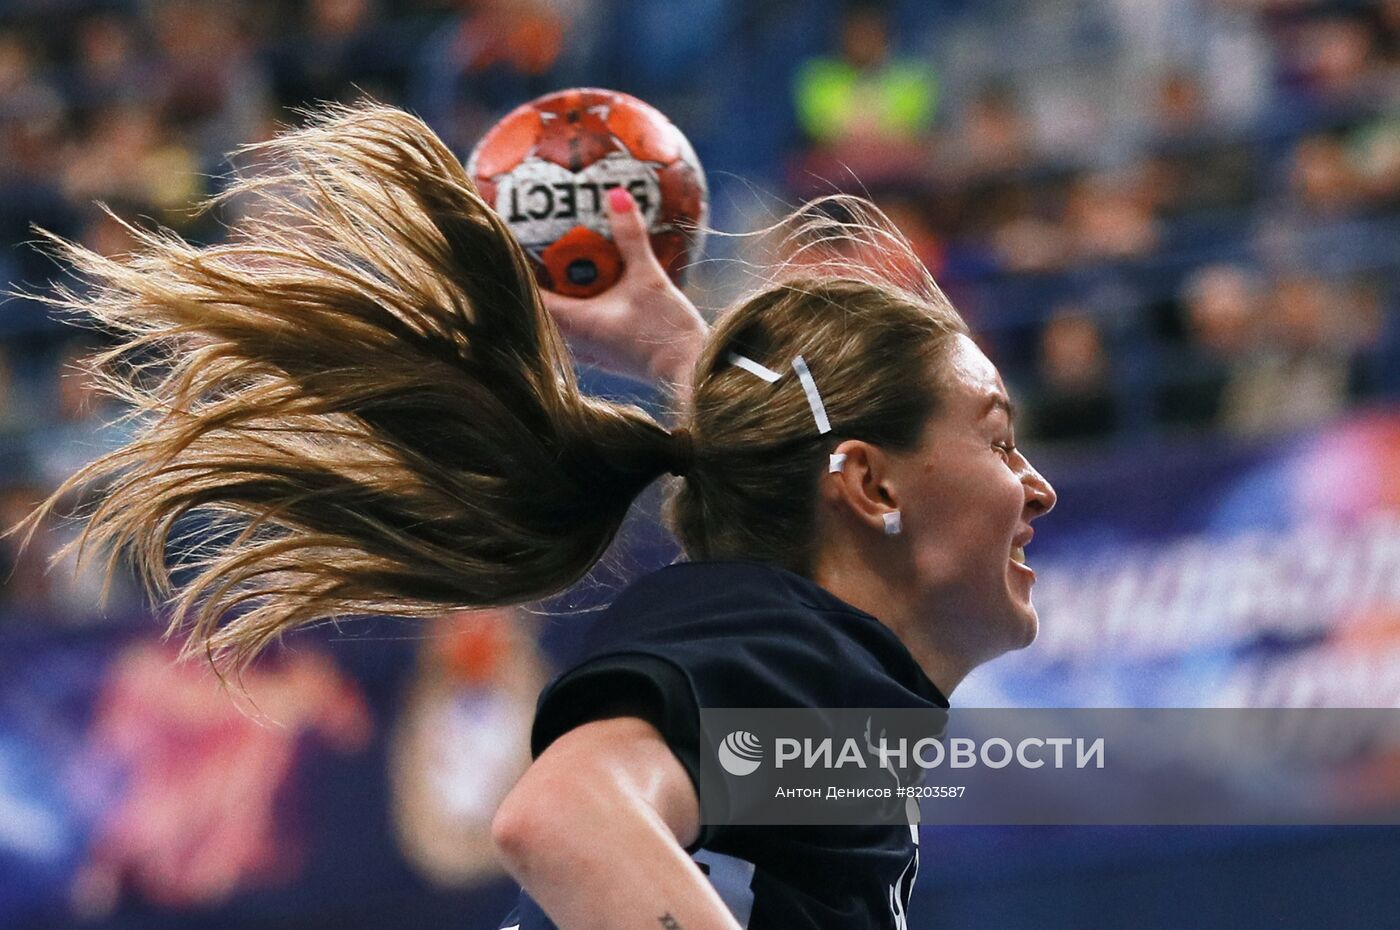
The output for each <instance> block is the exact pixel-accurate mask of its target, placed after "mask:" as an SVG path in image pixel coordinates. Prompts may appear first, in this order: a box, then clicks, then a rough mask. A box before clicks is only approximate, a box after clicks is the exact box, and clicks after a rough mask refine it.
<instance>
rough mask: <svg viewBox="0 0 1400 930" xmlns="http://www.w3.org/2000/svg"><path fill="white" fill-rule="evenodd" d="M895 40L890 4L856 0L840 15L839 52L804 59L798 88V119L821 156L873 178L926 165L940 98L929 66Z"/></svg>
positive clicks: (910, 171) (867, 179) (914, 171)
mask: <svg viewBox="0 0 1400 930" xmlns="http://www.w3.org/2000/svg"><path fill="white" fill-rule="evenodd" d="M890 46H891V43H890V36H889V21H888V18H887V14H886V12H885V10H884V9H883V8H881V7H879V6H876V5H872V4H865V3H858V4H856V5H854V6H851V7H849V8H848V9H847V10H846V12H845V15H844V17H843V19H842V21H841V44H840V54H839V55H838V56H829V57H828V56H824V57H819V58H813V59H811V60H809V61H807V62H805V63H804V64H803V65H802V66H801V67H800V68H799V69H798V72H797V76H796V79H795V82H794V87H793V94H794V98H795V104H796V107H797V119H798V124H799V126H800V127H801V128H802V131H803V133H804V134H805V135H806V137H807V139H808V141H809V142H810V143H811V144H812V146H813V147H814V149H815V150H816V151H817V153H818V157H819V158H821V159H822V160H824V161H825V162H836V163H840V164H841V165H842V166H843V167H845V168H846V169H848V170H849V171H850V172H853V173H854V174H855V175H856V176H857V177H859V178H861V179H862V180H863V181H865V182H867V183H868V182H871V181H879V180H883V179H887V178H890V177H893V176H897V175H901V174H902V175H905V176H913V175H915V174H917V173H918V172H920V171H922V168H923V165H924V163H925V161H926V153H924V152H922V151H921V150H920V149H919V143H920V142H921V141H922V140H923V139H924V137H925V134H926V133H927V131H928V129H929V127H930V125H931V124H932V121H933V114H934V107H935V105H936V103H937V100H938V83H937V80H936V79H935V77H934V75H933V72H932V71H931V70H930V68H929V67H928V66H927V65H925V64H924V63H923V62H921V61H918V60H917V59H913V58H908V57H904V56H901V55H897V54H895V53H894V52H893V51H892V49H891V47H890ZM815 170H816V172H817V173H818V174H820V175H823V176H827V175H830V174H831V172H830V170H829V169H827V168H817V169H815Z"/></svg>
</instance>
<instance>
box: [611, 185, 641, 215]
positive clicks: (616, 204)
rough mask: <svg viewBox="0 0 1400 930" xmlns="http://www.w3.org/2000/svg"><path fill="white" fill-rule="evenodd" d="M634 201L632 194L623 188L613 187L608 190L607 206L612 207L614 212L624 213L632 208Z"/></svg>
mask: <svg viewBox="0 0 1400 930" xmlns="http://www.w3.org/2000/svg"><path fill="white" fill-rule="evenodd" d="M634 203H635V201H633V200H632V195H631V194H629V193H627V191H626V190H625V189H624V188H621V187H614V188H613V189H612V190H610V191H608V206H610V207H612V208H613V211H614V212H615V213H626V212H627V211H629V210H631V209H632V206H633V204H634Z"/></svg>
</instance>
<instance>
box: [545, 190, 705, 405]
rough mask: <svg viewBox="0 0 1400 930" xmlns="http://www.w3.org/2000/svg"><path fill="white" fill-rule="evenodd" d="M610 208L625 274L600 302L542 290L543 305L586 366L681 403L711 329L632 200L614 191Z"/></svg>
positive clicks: (613, 231)
mask: <svg viewBox="0 0 1400 930" xmlns="http://www.w3.org/2000/svg"><path fill="white" fill-rule="evenodd" d="M607 211H608V219H609V221H610V222H611V225H612V234H613V241H614V242H615V243H617V248H618V251H619V252H620V253H621V254H622V263H623V272H622V277H621V278H620V279H619V280H618V282H617V283H616V284H614V285H613V286H612V287H610V288H609V289H608V290H606V291H604V292H603V293H601V294H599V295H598V296H596V297H588V298H577V297H565V296H562V295H560V294H554V293H550V292H549V291H544V292H543V296H544V305H545V308H546V309H548V310H549V312H550V314H551V315H552V316H553V317H554V320H555V322H556V323H557V324H558V325H559V329H560V330H561V331H562V332H563V333H564V335H565V336H566V337H568V339H569V344H570V346H571V347H572V348H573V351H574V354H575V355H576V356H577V357H578V358H579V359H580V360H581V361H584V362H587V363H589V364H592V365H597V366H598V367H600V368H603V369H605V370H607V371H611V372H614V373H616V374H620V375H625V376H627V377H631V378H639V379H641V380H644V381H659V382H661V383H662V384H663V385H665V386H666V387H668V388H670V389H671V390H672V391H674V392H675V395H676V396H677V397H678V398H680V399H684V398H686V397H688V395H689V393H690V379H691V372H692V369H693V368H694V367H695V359H696V358H697V357H698V356H699V354H700V348H701V346H702V345H704V342H705V336H706V334H707V333H708V331H709V327H708V326H707V325H706V324H705V319H704V317H702V316H701V315H700V312H699V311H698V310H696V309H695V305H694V304H692V303H691V302H690V300H689V299H688V298H687V297H686V296H685V294H683V293H681V290H680V288H678V287H676V285H675V284H673V283H672V282H671V279H670V278H669V277H668V276H667V275H666V271H665V269H663V268H662V267H661V263H660V262H659V261H657V260H656V255H655V253H653V252H652V250H651V239H650V237H649V236H648V234H647V228H646V218H645V217H644V216H643V215H642V211H640V210H638V209H637V204H636V201H634V200H633V199H632V196H631V195H630V194H628V193H627V191H625V190H623V189H621V188H613V189H612V190H611V191H609V192H608V198H607Z"/></svg>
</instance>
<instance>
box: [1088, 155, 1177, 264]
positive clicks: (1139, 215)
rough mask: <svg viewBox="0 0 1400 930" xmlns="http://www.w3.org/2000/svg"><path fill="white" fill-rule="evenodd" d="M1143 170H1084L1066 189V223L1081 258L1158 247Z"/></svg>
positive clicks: (1126, 254)
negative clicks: (1067, 192) (1089, 171)
mask: <svg viewBox="0 0 1400 930" xmlns="http://www.w3.org/2000/svg"><path fill="white" fill-rule="evenodd" d="M1144 179H1145V175H1144V174H1143V173H1142V172H1138V171H1124V172H1117V173H1112V174H1109V173H1101V174H1091V175H1087V176H1085V177H1083V178H1081V179H1079V180H1077V181H1076V182H1075V183H1074V184H1073V185H1072V186H1071V188H1070V192H1069V200H1068V203H1067V204H1066V209H1065V227H1066V233H1067V237H1068V240H1069V242H1070V248H1071V250H1072V252H1073V254H1074V255H1075V257H1076V258H1078V259H1079V260H1081V261H1084V260H1093V259H1117V258H1134V257H1137V256H1141V255H1146V254H1147V253H1148V252H1150V251H1152V250H1153V249H1154V248H1156V246H1157V240H1158V235H1159V233H1158V228H1157V221H1156V218H1155V217H1154V216H1153V215H1152V202H1151V199H1150V194H1149V192H1148V190H1147V187H1146V185H1145V184H1144Z"/></svg>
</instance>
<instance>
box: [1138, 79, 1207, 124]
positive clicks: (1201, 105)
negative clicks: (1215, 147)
mask: <svg viewBox="0 0 1400 930" xmlns="http://www.w3.org/2000/svg"><path fill="white" fill-rule="evenodd" d="M1156 97H1157V99H1156V106H1155V107H1154V108H1153V109H1154V112H1153V127H1152V128H1153V134H1154V135H1155V136H1156V138H1157V140H1158V141H1159V142H1160V141H1162V140H1166V139H1189V138H1192V137H1195V136H1199V135H1201V134H1203V133H1204V132H1205V131H1207V130H1208V129H1209V128H1210V115H1209V113H1208V112H1207V108H1206V95H1205V90H1204V89H1203V88H1202V87H1201V81H1200V79H1199V78H1198V77H1196V75H1195V74H1194V73H1192V72H1190V71H1187V70H1185V69H1176V70H1173V71H1169V72H1167V73H1166V74H1165V75H1163V76H1162V78H1161V80H1160V81H1159V82H1158V84H1157V89H1156Z"/></svg>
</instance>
